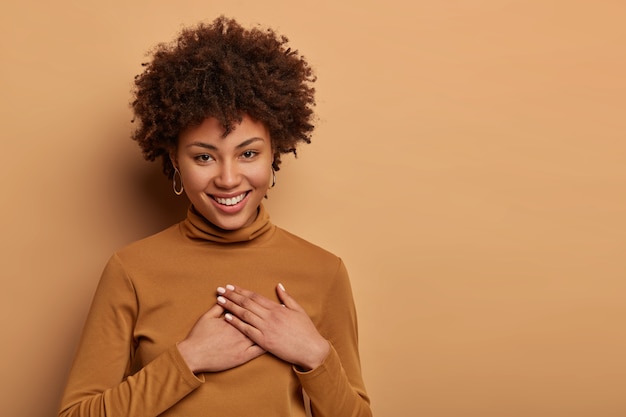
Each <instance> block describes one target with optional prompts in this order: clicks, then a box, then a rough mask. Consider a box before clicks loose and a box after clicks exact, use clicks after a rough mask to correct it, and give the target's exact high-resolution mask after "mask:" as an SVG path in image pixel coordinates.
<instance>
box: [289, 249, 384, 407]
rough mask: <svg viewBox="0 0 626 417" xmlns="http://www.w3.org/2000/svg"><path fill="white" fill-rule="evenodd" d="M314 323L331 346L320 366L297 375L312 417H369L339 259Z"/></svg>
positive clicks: (344, 273) (352, 315)
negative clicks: (309, 401)
mask: <svg viewBox="0 0 626 417" xmlns="http://www.w3.org/2000/svg"><path fill="white" fill-rule="evenodd" d="M332 283H333V284H332V285H331V286H330V288H329V290H330V291H329V293H328V294H326V295H325V297H324V298H323V299H324V300H325V302H324V306H323V310H322V311H324V317H323V319H322V320H320V322H319V323H318V324H317V326H318V329H319V331H320V333H321V334H322V335H323V336H324V337H326V338H327V339H328V340H329V342H330V344H331V349H330V352H329V354H328V356H327V358H326V359H325V361H324V362H323V363H322V365H320V366H319V367H317V368H315V369H313V370H311V371H309V372H297V371H296V374H297V375H298V378H299V379H300V382H301V384H302V386H303V388H304V390H305V391H306V393H307V395H308V396H309V398H310V399H311V410H312V413H313V416H314V417H370V416H371V415H372V411H371V409H370V405H369V397H368V396H367V393H366V391H365V386H364V383H363V379H362V376H361V365H360V358H359V353H358V352H359V351H358V326H357V317H356V309H355V306H354V300H353V297H352V289H351V287H350V281H349V278H348V273H347V271H346V268H345V265H344V264H343V262H342V261H341V260H340V261H339V266H338V269H337V273H336V276H335V278H334V280H333V281H332Z"/></svg>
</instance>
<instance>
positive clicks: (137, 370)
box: [59, 205, 371, 417]
mask: <svg viewBox="0 0 626 417" xmlns="http://www.w3.org/2000/svg"><path fill="white" fill-rule="evenodd" d="M278 282H281V283H283V284H284V286H285V287H286V288H287V291H288V292H289V294H290V295H291V296H293V297H294V298H295V299H296V301H298V303H299V304H300V305H301V306H302V307H303V308H304V309H305V310H306V312H307V313H308V314H309V316H310V317H311V319H312V321H313V323H314V324H315V325H316V327H317V329H318V331H319V332H320V334H321V335H322V336H324V337H325V338H326V339H327V340H328V341H329V342H330V345H331V349H330V353H329V355H328V357H327V358H326V359H325V361H324V363H323V364H322V365H320V366H319V367H317V368H315V369H313V370H311V371H308V372H299V371H298V370H297V369H296V368H295V367H293V366H292V365H291V364H289V363H286V362H284V361H282V360H280V359H278V358H277V357H275V356H273V355H272V354H271V353H265V354H263V355H262V356H260V357H258V358H256V359H253V360H251V361H250V362H247V363H245V364H243V365H241V366H238V367H236V368H233V369H229V370H227V371H222V372H215V373H199V374H194V373H192V372H191V371H190V370H189V368H188V367H187V365H186V363H185V361H184V360H183V358H182V357H181V355H180V353H179V351H178V349H177V347H176V343H177V342H179V341H181V340H183V339H184V338H185V337H186V335H187V334H188V332H189V330H190V329H191V328H192V327H193V325H194V324H195V322H196V321H197V320H198V318H199V317H200V316H201V315H202V314H203V313H204V312H206V311H207V310H208V309H209V308H210V307H211V306H212V305H214V304H215V298H216V288H217V287H218V286H224V285H226V284H235V285H238V286H241V287H243V288H247V289H250V290H252V291H255V292H257V293H259V294H262V295H264V296H266V297H268V298H271V299H275V300H278V299H277V296H276V293H275V286H276V284H277V283H278ZM302 390H304V391H305V392H306V396H308V397H309V398H310V404H311V410H312V414H313V415H314V416H315V417H344V416H351V417H357V416H358V417H365V416H371V411H370V407H369V398H368V396H367V394H366V391H365V387H364V384H363V380H362V377H361V370H360V362H359V354H358V336H357V320H356V312H355V308H354V302H353V299H352V292H351V288H350V283H349V279H348V275H347V272H346V269H345V267H344V265H343V263H342V261H341V260H340V259H339V258H337V257H336V256H334V255H332V254H331V253H329V252H327V251H325V250H323V249H321V248H319V247H317V246H315V245H312V244H311V243H308V242H306V241H304V240H302V239H301V238H298V237H297V236H294V235H292V234H290V233H288V232H286V231H285V230H282V229H280V228H278V227H276V226H275V225H273V224H272V223H271V222H270V220H269V216H268V215H267V213H266V211H265V209H264V208H263V206H262V205H261V207H260V209H259V214H258V216H257V218H256V220H255V221H254V223H253V224H252V225H250V226H248V227H245V228H243V229H240V230H236V231H223V230H221V229H218V228H216V227H215V226H213V225H212V224H210V223H208V222H207V221H206V220H205V219H204V218H203V217H202V216H201V215H200V214H198V213H197V212H196V211H195V209H194V208H193V207H191V208H190V209H189V211H188V215H187V218H186V219H185V220H183V221H182V222H180V223H178V224H176V225H174V226H171V227H170V228H168V229H166V230H164V231H162V232H160V233H157V234H156V235H153V236H151V237H148V238H146V239H143V240H140V241H138V242H135V243H133V244H131V245H129V246H127V247H126V248H124V249H122V250H120V251H118V252H117V253H115V254H114V255H113V256H112V257H111V259H110V260H109V262H108V264H107V265H106V267H105V269H104V272H103V274H102V277H101V279H100V282H99V284H98V287H97V290H96V293H95V295H94V299H93V303H92V306H91V309H90V312H89V315H88V317H87V322H86V324H85V328H84V330H83V335H82V338H81V342H80V345H79V349H78V352H77V355H76V358H75V361H74V364H73V367H72V370H71V373H70V376H69V380H68V383H67V386H66V389H65V393H64V396H63V400H62V404H61V409H60V412H59V416H81V417H86V416H90V417H96V416H109V417H112V416H115V417H122V416H133V417H150V416H157V415H158V416H178V417H195V416H220V417H239V416H241V417H243V416H255V417H283V416H284V417H287V416H294V417H296V416H297V417H301V416H305V400H304V398H303V394H302Z"/></svg>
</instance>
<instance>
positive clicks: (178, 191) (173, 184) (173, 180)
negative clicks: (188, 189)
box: [172, 167, 185, 195]
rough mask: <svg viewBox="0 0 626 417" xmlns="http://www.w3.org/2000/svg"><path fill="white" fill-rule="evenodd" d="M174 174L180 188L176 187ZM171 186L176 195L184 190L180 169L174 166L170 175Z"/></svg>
mask: <svg viewBox="0 0 626 417" xmlns="http://www.w3.org/2000/svg"><path fill="white" fill-rule="evenodd" d="M176 174H178V178H179V179H180V181H179V182H180V190H177V189H176ZM172 188H173V189H174V194H176V195H181V194H182V193H183V191H185V187H184V186H183V176H182V175H180V171H179V170H178V168H176V167H174V175H173V176H172Z"/></svg>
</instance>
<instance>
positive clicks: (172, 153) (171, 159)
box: [169, 149, 178, 169]
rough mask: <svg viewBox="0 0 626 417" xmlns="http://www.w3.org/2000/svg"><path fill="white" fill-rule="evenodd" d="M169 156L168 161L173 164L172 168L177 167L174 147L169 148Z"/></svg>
mask: <svg viewBox="0 0 626 417" xmlns="http://www.w3.org/2000/svg"><path fill="white" fill-rule="evenodd" d="M169 156H170V162H172V165H173V166H174V168H176V169H178V159H177V158H176V149H171V150H170V152H169Z"/></svg>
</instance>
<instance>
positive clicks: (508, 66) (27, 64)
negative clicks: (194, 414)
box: [0, 0, 626, 417]
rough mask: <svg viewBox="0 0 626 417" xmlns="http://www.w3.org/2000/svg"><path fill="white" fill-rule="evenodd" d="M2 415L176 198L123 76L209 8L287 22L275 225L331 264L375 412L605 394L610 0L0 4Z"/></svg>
mask: <svg viewBox="0 0 626 417" xmlns="http://www.w3.org/2000/svg"><path fill="white" fill-rule="evenodd" d="M0 12H1V13H0V42H1V44H0V47H1V49H0V59H1V63H2V65H0V94H1V96H2V100H1V103H0V110H1V113H0V115H1V116H0V117H1V130H0V132H1V134H2V150H3V154H2V156H3V163H2V164H0V181H2V183H1V186H0V190H1V192H2V196H3V197H2V207H1V209H0V210H1V211H0V222H1V223H0V227H1V230H2V233H1V237H0V245H1V246H0V249H1V250H0V257H1V258H0V260H1V277H2V290H1V296H0V297H1V298H0V323H1V325H2V343H0V358H1V368H0V374H1V375H2V383H1V384H2V387H1V389H0V392H1V393H2V394H1V395H0V398H2V399H1V403H0V415H2V416H7V417H8V416H11V417H13V416H28V417H33V416H42V417H43V416H52V415H54V414H55V413H56V407H57V403H58V401H59V397H60V394H61V390H62V388H63V385H64V380H65V378H66V376H67V371H68V368H69V366H70V362H71V359H72V357H73V351H74V349H75V347H76V343H77V340H78V336H79V333H80V329H81V326H82V323H83V320H84V317H85V314H86V311H87V309H88V306H89V303H90V299H91V296H92V293H93V290H94V288H95V285H96V282H97V280H98V278H99V274H100V271H101V269H102V267H103V265H104V262H105V261H106V259H107V258H108V257H109V255H110V254H111V253H112V251H114V250H115V249H116V248H118V247H120V246H122V245H124V244H126V243H128V242H130V241H132V240H135V239H138V238H140V237H143V236H145V235H147V234H149V233H152V232H155V231H157V230H159V229H161V228H163V227H165V226H167V225H169V224H170V223H172V222H174V221H176V220H177V219H179V218H180V217H181V216H182V215H183V213H184V209H185V204H186V203H185V202H184V200H183V199H176V198H175V196H174V195H173V193H172V192H171V189H170V184H169V183H168V182H167V181H166V180H165V179H164V178H163V177H162V176H161V175H160V173H159V167H158V166H156V165H151V164H147V163H144V162H143V161H142V159H141V156H140V154H139V151H138V148H137V147H136V146H135V144H134V143H132V142H131V141H130V140H129V139H128V137H129V131H130V126H131V125H130V119H131V115H130V112H129V109H128V105H127V103H128V101H129V100H130V95H129V90H130V88H131V83H132V78H133V76H134V75H135V74H136V73H138V72H140V71H141V66H140V63H141V62H142V61H143V60H144V59H145V55H144V54H145V52H146V51H147V50H149V48H150V47H151V46H153V45H154V44H155V43H156V42H158V41H165V40H169V39H171V38H172V37H173V36H174V35H175V34H176V33H177V32H178V31H179V29H180V28H181V27H182V25H183V24H193V23H196V22H197V21H199V20H201V19H212V18H214V17H216V16H217V15H219V14H222V13H224V14H226V15H228V16H233V17H237V18H238V19H240V20H241V22H243V23H245V24H250V23H256V22H259V23H263V24H264V25H269V26H272V27H275V28H277V29H278V30H279V31H280V32H282V33H284V34H287V35H288V36H289V37H290V39H291V41H292V44H293V45H294V46H296V47H297V48H298V49H299V50H300V51H302V52H303V53H304V54H305V55H306V56H307V57H308V58H309V60H310V61H311V62H312V63H313V65H314V67H315V69H316V71H317V74H318V76H319V83H318V93H319V94H318V97H319V105H318V108H317V110H318V113H319V117H320V121H319V129H318V131H317V133H316V135H315V137H314V143H313V144H312V145H310V146H308V147H306V148H303V149H302V150H301V153H300V158H298V159H297V160H293V159H292V158H288V160H287V162H286V163H285V164H284V169H283V170H281V171H280V173H279V176H278V186H277V187H276V188H275V189H274V190H273V191H272V192H271V196H270V199H269V201H268V202H267V205H268V207H269V209H270V213H271V214H272V218H273V220H274V221H275V223H277V224H279V225H281V226H283V227H285V228H287V229H289V230H291V231H293V232H295V233H297V234H299V235H301V236H303V237H305V238H307V239H309V240H311V241H313V242H316V243H318V244H320V245H321V246H324V247H326V248H328V249H330V250H331V251H333V252H335V253H337V254H338V255H340V256H341V257H343V258H344V260H345V261H346V263H347V265H348V268H349V270H350V273H351V277H352V283H353V287H354V292H355V297H356V302H357V306H358V309H359V314H360V316H359V318H360V330H361V352H362V361H363V372H364V377H365V380H366V383H367V386H368V389H369V392H370V394H371V397H372V407H373V410H374V413H375V415H376V416H377V417H383V416H387V417H393V416H395V417H398V416H400V417H402V416H429V417H448V416H481V417H489V416H494V417H495V416H498V417H500V416H507V417H515V416H533V417H537V416H546V417H547V416H550V417H553V416H568V417H576V416H601V417H613V416H615V417H617V416H625V415H626V395H625V394H624V393H625V392H626V355H625V352H626V330H625V326H624V324H625V319H626V303H625V298H626V279H625V278H626V260H625V256H624V252H625V247H626V216H625V214H626V165H625V164H626V141H625V140H624V139H625V134H624V133H625V132H626V117H625V114H626V82H625V79H624V74H626V57H625V52H624V51H625V50H626V49H625V46H626V45H625V40H626V29H625V28H626V25H625V24H624V22H625V21H626V6H625V5H624V3H623V2H621V1H608V0H607V1H593V2H591V1H579V0H570V1H549V0H548V1H542V0H534V1H532V0H531V1H506V0H484V1H479V0H474V1H432V0H417V1H411V2H410V1H408V0H407V1H404V2H403V1H398V0H388V1H384V2H374V1H370V0H360V1H356V0H353V1H347V2H339V1H331V0H327V1H320V2H316V3H305V2H297V1H293V0H292V1H278V0H273V1H264V2H259V1H248V0H240V1H236V0H228V1H200V0H181V1H176V2H173V1H165V0H161V1H147V0H136V1H130V2H129V1H126V0H124V1H122V0H112V1H107V2H103V1H98V2H90V1H78V0H76V1H70V0H59V1H55V2H48V1H40V2H33V1H19V2H18V1H16V0H9V1H4V2H3V3H2V6H1V10H0Z"/></svg>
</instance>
